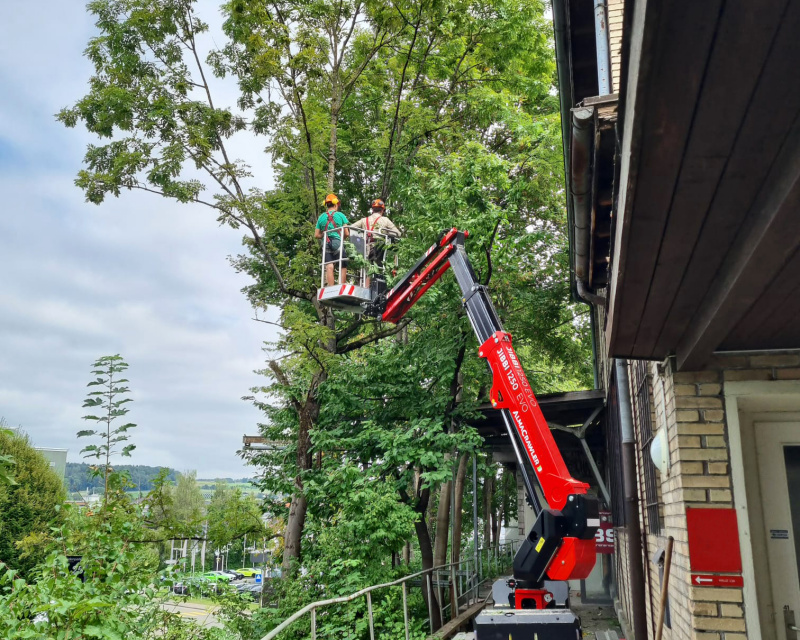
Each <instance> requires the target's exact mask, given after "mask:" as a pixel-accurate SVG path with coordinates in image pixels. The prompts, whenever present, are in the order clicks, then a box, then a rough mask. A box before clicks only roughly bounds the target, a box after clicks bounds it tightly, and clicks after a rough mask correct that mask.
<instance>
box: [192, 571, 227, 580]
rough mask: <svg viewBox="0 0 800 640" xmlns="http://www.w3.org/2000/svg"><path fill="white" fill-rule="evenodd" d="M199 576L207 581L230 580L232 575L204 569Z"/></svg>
mask: <svg viewBox="0 0 800 640" xmlns="http://www.w3.org/2000/svg"><path fill="white" fill-rule="evenodd" d="M200 577H201V578H203V579H204V580H208V581H209V582H230V581H231V579H232V578H233V576H231V575H228V574H227V573H223V572H222V571H206V572H205V573H204V574H202V575H201V576H200Z"/></svg>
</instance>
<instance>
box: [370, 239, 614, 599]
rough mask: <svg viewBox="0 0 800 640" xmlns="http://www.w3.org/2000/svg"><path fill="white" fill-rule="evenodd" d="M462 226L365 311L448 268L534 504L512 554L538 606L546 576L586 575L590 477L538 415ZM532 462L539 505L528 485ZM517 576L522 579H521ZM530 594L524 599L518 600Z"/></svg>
mask: <svg viewBox="0 0 800 640" xmlns="http://www.w3.org/2000/svg"><path fill="white" fill-rule="evenodd" d="M468 235H469V234H468V232H466V231H459V230H457V229H455V228H454V229H450V230H449V231H447V232H445V233H443V234H442V236H441V238H440V239H439V240H438V241H437V242H436V243H435V244H434V245H433V246H431V248H430V249H428V250H427V251H426V252H425V255H423V256H422V258H420V260H419V261H418V262H417V264H415V265H414V267H412V269H411V270H410V271H409V272H408V273H407V274H406V275H405V276H403V278H402V279H401V280H400V281H399V282H398V283H397V284H396V285H395V286H394V287H393V288H392V289H391V290H390V291H388V292H387V293H385V294H382V295H380V296H378V298H377V299H376V300H375V302H374V303H373V304H372V305H371V307H370V308H368V311H367V312H368V313H370V314H372V315H376V316H380V317H381V318H382V319H383V320H385V321H386V322H393V323H397V322H399V321H400V319H401V318H402V317H403V316H404V315H405V314H406V313H407V312H408V311H409V310H410V309H411V307H413V306H414V304H416V302H417V301H418V300H419V299H420V298H421V297H422V296H423V295H424V294H425V292H426V291H427V290H428V289H429V288H430V287H431V286H433V284H434V283H435V282H436V281H437V280H439V278H441V277H442V275H444V273H445V271H447V269H449V268H452V270H453V274H454V275H455V277H456V280H457V281H458V285H459V287H460V288H461V295H462V298H461V302H462V303H463V305H464V308H465V310H466V312H467V317H468V318H469V321H470V324H471V325H472V328H473V330H474V331H475V335H476V336H477V338H478V342H479V343H480V349H479V352H478V355H479V356H480V357H481V358H485V359H486V362H487V364H488V366H489V369H490V370H491V372H492V389H491V392H490V399H491V402H492V406H493V407H495V408H497V409H500V410H501V413H502V416H503V421H504V422H505V425H506V430H507V431H508V435H509V438H510V440H511V444H512V447H513V449H514V453H515V455H516V458H517V463H518V465H517V466H518V469H519V471H520V473H521V474H522V478H523V481H524V483H525V488H526V493H527V496H528V499H529V500H530V502H531V504H532V505H533V508H534V510H535V512H536V516H537V518H536V522H535V524H534V525H533V528H532V529H531V531H530V532H529V534H528V536H527V538H526V540H525V542H524V543H523V545H522V546H521V547H520V549H519V551H518V552H517V555H516V557H515V558H514V577H515V578H516V580H517V593H516V602H517V606H518V607H528V606H530V607H535V608H544V607H545V606H546V603H547V602H549V600H547V597H546V595H547V592H546V591H544V590H542V589H541V585H542V583H543V580H544V579H545V578H549V579H551V580H571V579H581V578H586V577H587V576H588V575H589V573H590V571H591V570H592V567H593V566H594V562H595V538H594V536H595V531H596V530H597V527H598V526H599V524H600V521H599V518H598V512H597V510H598V505H597V500H596V498H594V497H592V496H588V495H587V490H588V489H589V485H587V484H586V483H584V482H580V481H578V480H576V479H575V478H573V477H572V476H571V475H570V474H569V471H568V470H567V466H566V464H564V459H563V457H562V456H561V452H560V451H559V450H558V447H557V446H556V443H555V440H554V439H553V435H552V434H551V433H550V429H549V427H548V426H547V421H546V420H545V418H544V416H543V415H542V411H541V409H540V407H539V404H538V402H537V401H536V397H535V396H534V394H533V391H532V390H531V387H530V384H528V379H527V378H526V376H525V372H524V371H523V369H522V366H521V365H520V362H519V359H518V358H517V354H516V353H515V351H514V348H513V346H512V342H511V336H510V335H509V334H508V333H506V332H505V331H503V326H502V325H501V323H500V320H499V318H498V316H497V312H496V311H495V308H494V305H493V304H492V301H491V299H490V297H489V293H488V291H487V289H486V287H485V286H483V285H481V284H480V283H479V282H478V280H477V278H476V277H475V272H474V271H473V269H472V265H471V263H470V261H469V257H468V256H467V253H466V251H465V248H464V241H465V239H466V238H467V236H468ZM528 467H530V468H531V469H533V472H534V474H535V475H534V477H535V479H536V482H537V483H538V485H539V487H540V489H541V493H542V496H543V497H544V501H545V503H546V505H543V504H542V502H541V499H540V497H539V494H538V493H537V491H536V490H535V488H534V485H533V482H532V479H531V475H530V474H529V472H528ZM520 581H522V582H520ZM526 600H531V601H532V602H530V603H525V601H526Z"/></svg>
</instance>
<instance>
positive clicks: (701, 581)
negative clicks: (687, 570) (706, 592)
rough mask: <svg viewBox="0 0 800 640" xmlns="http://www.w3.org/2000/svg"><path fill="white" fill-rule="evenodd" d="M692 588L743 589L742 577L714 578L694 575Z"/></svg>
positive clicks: (709, 575)
mask: <svg viewBox="0 0 800 640" xmlns="http://www.w3.org/2000/svg"><path fill="white" fill-rule="evenodd" d="M692 586H695V587H743V586H744V578H742V576H714V575H711V574H708V575H703V574H697V573H693V574H692Z"/></svg>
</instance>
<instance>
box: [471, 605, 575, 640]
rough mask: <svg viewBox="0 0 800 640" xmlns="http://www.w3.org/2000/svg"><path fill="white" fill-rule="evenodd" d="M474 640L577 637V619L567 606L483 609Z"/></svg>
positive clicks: (552, 639)
mask: <svg viewBox="0 0 800 640" xmlns="http://www.w3.org/2000/svg"><path fill="white" fill-rule="evenodd" d="M474 627H475V640H581V620H580V618H578V616H576V615H575V614H574V613H572V611H570V610H569V609H485V610H483V611H481V612H480V613H479V614H478V616H477V617H476V618H475V621H474Z"/></svg>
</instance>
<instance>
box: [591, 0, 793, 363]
mask: <svg viewBox="0 0 800 640" xmlns="http://www.w3.org/2000/svg"><path fill="white" fill-rule="evenodd" d="M632 7H633V8H632V9H631V10H632V11H633V16H632V20H631V21H630V22H629V23H628V24H631V30H630V47H629V50H628V54H627V56H628V57H627V71H628V74H627V77H626V78H625V79H624V83H623V105H624V106H623V112H622V113H621V114H620V118H621V120H622V127H623V136H622V140H621V141H620V142H621V149H620V154H619V162H620V170H619V185H620V186H619V189H618V194H617V207H616V210H615V214H616V224H615V229H614V239H613V246H614V255H613V256H612V266H611V276H610V289H609V298H608V308H607V309H608V315H607V325H606V337H607V345H606V346H607V353H608V354H609V355H610V356H613V357H629V358H643V359H655V360H660V359H663V358H665V357H667V356H669V355H675V356H676V357H677V363H678V366H679V368H682V369H696V368H701V367H703V366H704V365H705V364H706V363H707V362H708V360H709V359H710V357H711V355H712V354H713V352H714V351H717V350H765V349H788V348H797V347H800V322H797V321H796V318H797V317H798V314H799V313H800V295H798V294H800V37H798V34H799V33H800V3H798V2H789V1H787V0H764V1H763V2H757V3H754V2H724V1H723V0H707V1H704V2H689V3H686V2H677V1H672V2H660V3H655V2H653V1H652V0H651V1H649V2H647V1H644V2H636V3H634V4H633V5H632Z"/></svg>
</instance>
